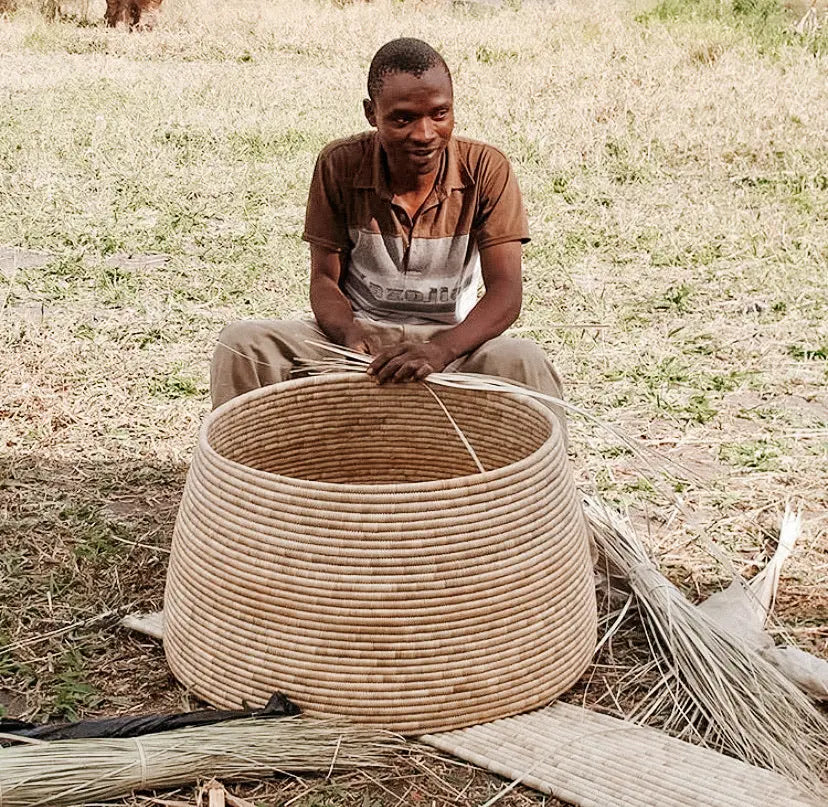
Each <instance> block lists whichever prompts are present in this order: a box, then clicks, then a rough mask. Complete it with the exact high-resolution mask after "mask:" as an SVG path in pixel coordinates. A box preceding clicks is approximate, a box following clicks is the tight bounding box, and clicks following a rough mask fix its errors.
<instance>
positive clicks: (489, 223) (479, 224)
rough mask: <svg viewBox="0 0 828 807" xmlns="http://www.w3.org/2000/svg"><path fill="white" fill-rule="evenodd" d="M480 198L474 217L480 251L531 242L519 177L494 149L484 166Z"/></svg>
mask: <svg viewBox="0 0 828 807" xmlns="http://www.w3.org/2000/svg"><path fill="white" fill-rule="evenodd" d="M481 167H482V168H483V171H482V176H481V177H480V186H481V189H480V195H479V197H478V207H477V211H476V215H475V230H476V231H477V247H478V249H485V248H486V247H493V246H496V245H497V244H504V243H506V242H508V241H520V242H521V243H523V244H525V243H526V242H527V241H528V240H529V223H528V221H527V219H526V209H525V208H524V206H523V197H522V196H521V194H520V188H519V187H518V181H517V177H516V176H515V172H514V171H513V170H512V166H511V165H510V164H509V161H508V160H507V159H506V157H504V156H503V155H502V154H501V153H500V152H498V151H497V150H495V149H492V150H491V152H490V153H489V154H488V155H487V159H486V160H485V161H484V162H483V165H482V166H481Z"/></svg>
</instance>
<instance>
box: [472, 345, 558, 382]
mask: <svg viewBox="0 0 828 807" xmlns="http://www.w3.org/2000/svg"><path fill="white" fill-rule="evenodd" d="M473 358H474V359H475V362H474V364H475V369H474V371H473V372H477V373H484V374H485V375H497V376H503V377H505V378H514V379H515V380H518V381H524V380H525V379H526V378H529V377H531V376H532V375H534V374H536V373H537V372H538V371H539V369H540V368H542V367H545V366H546V365H547V364H548V359H547V357H546V353H544V351H543V349H542V348H541V347H540V346H539V345H537V344H536V343H535V342H532V341H530V340H529V339H513V338H511V337H508V336H501V337H498V338H497V339H492V340H490V341H488V342H486V344H484V345H482V346H481V347H480V348H479V349H478V351H477V355H475V356H474V357H473Z"/></svg>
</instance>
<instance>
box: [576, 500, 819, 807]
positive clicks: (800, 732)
mask: <svg viewBox="0 0 828 807" xmlns="http://www.w3.org/2000/svg"><path fill="white" fill-rule="evenodd" d="M586 511H587V517H588V519H589V522H590V524H591V526H592V529H593V534H594V536H595V540H596V542H597V544H598V548H599V550H600V551H601V553H602V554H603V555H604V557H606V559H607V560H608V561H609V563H610V564H611V566H612V567H614V571H615V572H616V573H617V574H618V576H619V577H621V578H622V579H625V580H626V581H628V584H629V586H630V588H631V589H632V592H633V593H634V594H635V597H636V601H637V603H638V607H639V611H640V613H641V618H642V623H643V626H644V630H645V632H646V634H647V638H648V641H649V643H650V650H651V653H652V656H653V659H654V662H655V664H656V665H657V667H658V669H659V672H660V673H661V679H660V682H659V684H658V685H657V687H656V691H654V692H652V693H651V694H650V697H649V698H648V709H647V711H646V713H645V714H643V715H641V716H640V719H642V720H643V721H644V722H646V721H647V718H648V717H649V716H651V715H654V714H655V713H656V712H658V711H660V708H661V707H662V706H663V705H664V704H665V703H668V705H669V707H670V708H671V709H672V710H673V713H674V715H678V716H679V719H680V721H682V722H684V723H685V724H686V726H688V727H691V728H693V729H694V732H695V739H696V740H697V741H700V742H702V744H704V745H707V746H709V747H713V748H717V749H719V750H723V751H725V752H727V753H730V754H732V755H733V756H735V757H737V758H739V759H742V760H744V761H746V762H750V763H752V764H754V765H758V766H760V767H763V768H770V769H771V770H774V771H776V772H778V773H781V774H783V775H785V776H787V777H788V778H790V779H792V780H794V781H797V782H799V783H801V784H802V785H803V786H805V787H806V788H808V789H809V790H811V791H812V792H814V793H816V794H818V795H821V796H823V797H825V796H826V795H828V794H826V792H825V788H824V783H823V782H822V781H821V778H820V777H821V775H823V774H824V772H825V770H826V769H827V768H828V719H826V717H825V716H824V715H823V714H822V713H821V712H820V711H819V709H818V708H817V707H815V706H814V704H813V703H812V702H811V700H810V699H809V698H808V697H807V696H806V695H805V694H803V693H802V692H801V691H800V690H799V689H798V688H797V687H796V686H795V685H794V684H792V683H791V681H790V680H789V679H788V678H786V677H785V676H784V675H783V674H782V673H781V672H780V671H779V670H778V669H777V668H776V667H774V666H773V665H771V664H769V663H768V662H767V661H766V660H765V659H764V658H762V657H761V656H760V655H759V654H758V653H756V652H754V651H753V650H752V649H751V648H749V647H748V646H747V645H745V644H743V643H742V642H741V641H739V640H738V639H737V638H735V637H733V636H732V635H731V634H730V633H728V632H727V631H726V630H724V629H723V628H722V627H720V626H719V625H718V624H717V623H716V622H714V621H713V620H711V619H710V618H709V617H708V616H707V615H706V614H705V613H704V612H703V611H700V610H699V609H698V608H696V607H695V606H693V605H692V604H691V603H690V602H688V600H687V599H685V597H684V596H683V595H682V593H681V592H680V591H679V590H678V589H677V588H676V587H675V586H674V585H673V584H672V583H671V582H670V581H669V580H667V579H666V578H665V577H664V575H662V574H661V572H659V571H658V569H657V568H656V567H655V565H654V564H653V562H652V560H651V559H650V557H649V555H648V554H647V550H646V548H645V547H644V544H643V543H642V542H641V540H640V539H639V538H638V537H637V535H636V533H635V531H634V530H633V528H632V526H631V525H630V524H629V523H628V522H627V521H625V520H623V519H622V518H621V517H620V516H619V515H617V514H615V513H613V512H611V511H609V510H608V509H607V508H605V507H604V506H603V505H601V504H598V503H597V502H596V501H594V500H592V499H587V500H586ZM685 733H687V732H685Z"/></svg>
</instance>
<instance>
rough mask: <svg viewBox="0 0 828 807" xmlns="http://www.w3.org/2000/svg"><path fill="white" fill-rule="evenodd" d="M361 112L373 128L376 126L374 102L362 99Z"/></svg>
mask: <svg viewBox="0 0 828 807" xmlns="http://www.w3.org/2000/svg"><path fill="white" fill-rule="evenodd" d="M362 111H363V112H364V113H365V119H366V120H367V121H368V123H370V124H371V126H373V127H374V128H376V126H377V109H376V107H375V106H374V102H373V101H372V100H371V99H370V98H364V99H363V101H362Z"/></svg>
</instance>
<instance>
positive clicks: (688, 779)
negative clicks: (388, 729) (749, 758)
mask: <svg viewBox="0 0 828 807" xmlns="http://www.w3.org/2000/svg"><path fill="white" fill-rule="evenodd" d="M420 740H421V742H424V743H427V744H428V745H431V746H433V747H434V748H437V749H439V750H440V751H446V752H448V753H449V754H453V755H454V756H456V757H459V758H460V759H464V760H466V761H467V762H471V763H472V764H474V765H478V766H479V767H482V768H486V769H487V770H490V771H493V772H494V773H497V774H500V775H501V776H504V777H506V778H507V779H510V780H512V781H513V782H514V781H516V780H519V781H520V783H522V784H525V785H528V786H529V787H532V788H534V789H535V790H539V791H541V792H542V793H548V794H550V795H553V796H555V797H557V798H559V799H563V800H564V801H568V802H571V803H572V804H576V805H578V806H579V807H768V805H779V806H780V807H781V805H785V807H805V806H806V805H808V807H814V805H818V804H819V802H817V801H814V800H812V799H810V798H809V797H808V796H807V795H804V794H803V793H802V792H801V791H799V790H798V789H797V788H796V787H795V786H794V785H792V784H791V783H789V782H788V781H787V780H786V779H784V778H783V777H782V776H780V775H778V774H776V773H773V772H771V771H767V770H764V769H762V768H756V767H754V766H752V765H747V764H745V763H744V762H740V761H739V760H736V759H732V758H731V757H726V756H724V755H723V754H719V753H717V752H716V751H711V750H709V749H707V748H700V747H699V746H696V745H691V744H690V743H686V742H683V741H682V740H677V739H675V738H674V737H670V736H669V735H667V734H663V733H662V732H660V731H657V730H656V729H652V728H646V727H644V726H637V725H635V724H633V723H629V722H627V721H625V720H619V719H617V718H614V717H609V716H607V715H601V714H596V713H595V712H590V711H588V710H586V709H582V708H580V707H578V706H572V705H570V704H568V703H556V704H555V705H554V706H550V707H547V708H546V709H540V710H538V711H535V712H529V713H528V714H523V715H519V716H518V717H507V718H503V719H501V720H495V721H494V722H492V723H484V724H482V725H479V726H472V727H470V728H466V729H458V730H456V731H447V732H443V733H441V734H426V735H424V736H422V737H421V738H420Z"/></svg>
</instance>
